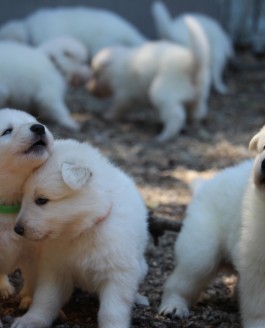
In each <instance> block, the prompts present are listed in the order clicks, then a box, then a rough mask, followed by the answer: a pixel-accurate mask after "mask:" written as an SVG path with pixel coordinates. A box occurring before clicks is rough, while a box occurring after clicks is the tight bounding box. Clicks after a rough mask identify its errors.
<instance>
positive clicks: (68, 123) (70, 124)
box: [60, 120, 80, 132]
mask: <svg viewBox="0 0 265 328" xmlns="http://www.w3.org/2000/svg"><path fill="white" fill-rule="evenodd" d="M60 123H61V125H62V126H63V127H65V128H66V129H68V130H69V131H73V132H77V131H79V130H80V125H79V124H78V123H77V122H75V121H74V120H65V121H61V122H60Z"/></svg>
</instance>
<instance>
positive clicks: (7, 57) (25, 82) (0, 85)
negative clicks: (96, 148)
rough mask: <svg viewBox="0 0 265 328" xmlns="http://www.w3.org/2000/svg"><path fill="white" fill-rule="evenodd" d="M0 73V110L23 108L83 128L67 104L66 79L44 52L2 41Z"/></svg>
mask: <svg viewBox="0 0 265 328" xmlns="http://www.w3.org/2000/svg"><path fill="white" fill-rule="evenodd" d="M0 71H1V74H0V107H5V106H14V107H16V106H19V108H22V109H24V110H28V111H33V112H35V111H36V112H37V113H36V114H38V115H39V116H40V117H42V118H46V119H48V120H52V121H55V122H56V123H58V124H59V125H61V126H63V127H65V128H67V129H70V130H74V131H76V130H78V129H79V125H78V123H77V122H75V121H74V120H73V119H72V117H71V115H70V113H69V110H68V108H67V107H66V105H65V102H64V95H65V90H66V82H65V80H64V77H63V76H62V74H61V73H60V72H59V71H58V69H57V68H56V67H55V66H54V64H53V63H52V62H51V60H50V59H49V58H48V56H47V55H46V54H45V53H43V52H42V51H41V50H39V49H34V48H32V47H29V46H27V45H23V44H19V43H16V42H12V41H2V42H1V43H0Z"/></svg>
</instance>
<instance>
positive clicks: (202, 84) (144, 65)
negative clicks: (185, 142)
mask: <svg viewBox="0 0 265 328" xmlns="http://www.w3.org/2000/svg"><path fill="white" fill-rule="evenodd" d="M187 24H188V26H189V29H190V36H191V44H192V48H191V50H189V49H187V48H184V47H182V46H179V45H176V44H172V43H169V42H166V41H161V42H149V43H146V44H145V45H143V46H140V47H135V48H133V49H132V48H128V47H127V48H126V47H111V48H106V49H103V50H101V51H100V52H98V54H97V55H96V56H95V57H94V58H93V59H92V65H91V69H92V73H91V78H90V80H89V83H88V89H89V91H90V92H91V93H92V94H94V95H95V96H100V97H104V96H110V95H113V102H114V103H113V106H112V108H110V109H109V112H108V118H111V119H113V118H115V117H117V116H118V115H119V114H120V112H121V111H122V110H123V109H124V108H126V107H127V106H128V104H129V103H131V102H133V101H134V100H136V99H140V100H145V99H147V100H149V101H150V102H151V104H152V105H153V106H154V107H155V108H156V109H157V110H158V112H159V116H160V119H161V121H162V123H163V125H164V129H163V131H162V133H161V134H160V135H159V136H158V141H166V140H168V139H170V138H172V137H174V136H175V135H177V134H178V133H179V132H180V130H181V129H182V128H183V127H184V125H185V123H186V116H187V113H186V111H187V112H188V115H190V117H191V118H192V119H195V120H200V119H203V118H205V116H206V114H207V110H208V109H207V99H208V94H209V69H208V47H207V41H206V39H205V37H204V33H203V31H202V30H201V29H200V27H199V26H198V24H197V23H196V21H194V20H193V19H192V18H187ZM185 107H186V108H185ZM188 109H189V110H188Z"/></svg>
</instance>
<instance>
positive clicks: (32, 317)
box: [11, 271, 73, 328]
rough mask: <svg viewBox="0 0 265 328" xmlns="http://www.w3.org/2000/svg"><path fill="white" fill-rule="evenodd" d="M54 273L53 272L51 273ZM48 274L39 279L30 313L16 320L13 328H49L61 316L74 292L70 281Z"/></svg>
mask: <svg viewBox="0 0 265 328" xmlns="http://www.w3.org/2000/svg"><path fill="white" fill-rule="evenodd" d="M51 272H52V271H51ZM51 272H46V273H45V274H44V275H41V276H40V277H39V278H40V279H39V283H38V284H37V287H36V291H35V293H34V296H33V300H32V304H31V307H30V309H29V310H28V312H27V313H26V314H25V315H24V316H22V317H20V318H17V319H16V320H15V322H14V323H13V324H12V326H11V328H48V327H50V326H51V325H52V322H53V321H54V320H55V319H56V317H57V316H58V315H59V312H60V309H61V308H62V306H63V304H64V303H65V302H66V301H67V300H68V299H69V297H70V296H71V293H72V291H73V285H72V282H71V281H70V279H66V277H63V276H62V275H61V276H59V277H55V276H53V275H52V274H51Z"/></svg>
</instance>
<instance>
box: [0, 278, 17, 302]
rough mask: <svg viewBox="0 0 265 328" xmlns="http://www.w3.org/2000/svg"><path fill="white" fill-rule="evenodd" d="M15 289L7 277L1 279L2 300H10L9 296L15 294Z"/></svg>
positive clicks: (0, 293) (0, 291)
mask: <svg viewBox="0 0 265 328" xmlns="http://www.w3.org/2000/svg"><path fill="white" fill-rule="evenodd" d="M14 292H15V289H14V287H13V286H12V285H11V283H10V282H9V280H8V277H7V276H4V277H1V281H0V295H1V297H2V298H4V299H5V298H8V297H9V296H11V295H12V294H14Z"/></svg>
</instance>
